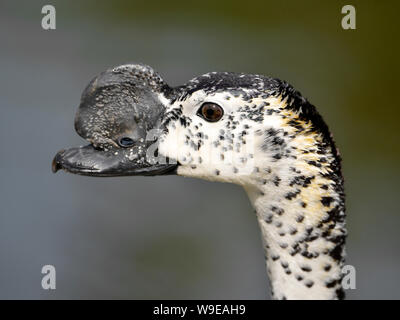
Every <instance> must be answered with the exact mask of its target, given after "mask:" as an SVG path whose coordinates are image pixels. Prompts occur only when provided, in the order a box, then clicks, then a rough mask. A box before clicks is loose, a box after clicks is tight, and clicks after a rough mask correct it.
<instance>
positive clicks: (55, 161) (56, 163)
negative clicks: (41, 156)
mask: <svg viewBox="0 0 400 320" xmlns="http://www.w3.org/2000/svg"><path fill="white" fill-rule="evenodd" d="M62 152H64V150H61V151H60V152H58V153H57V154H56V156H55V157H54V158H53V161H52V162H51V171H53V173H56V172H57V171H58V170H60V169H61V168H62V166H61V164H60V163H59V161H58V160H59V157H58V155H59V154H60V153H62Z"/></svg>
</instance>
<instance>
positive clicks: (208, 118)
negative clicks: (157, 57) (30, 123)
mask: <svg viewBox="0 0 400 320" xmlns="http://www.w3.org/2000/svg"><path fill="white" fill-rule="evenodd" d="M75 130H76V132H77V133H78V134H79V135H80V136H81V137H83V138H84V139H85V140H87V141H88V142H89V144H88V145H86V146H81V147H73V148H69V149H63V150H61V151H59V152H58V153H57V154H56V156H55V157H54V159H53V162H52V170H53V172H57V171H59V170H60V169H62V170H64V171H67V172H70V173H74V174H79V175H86V176H99V177H114V176H137V175H141V176H159V175H179V176H184V177H191V178H199V179H205V180H209V181H216V182H225V183H234V184H237V185H239V186H241V187H243V188H244V190H245V192H246V193H247V195H248V198H249V201H250V202H251V204H252V207H253V208H254V211H255V217H256V219H257V221H258V225H259V227H260V231H261V239H262V246H263V248H264V252H265V261H266V270H267V275H268V278H269V281H270V287H271V296H272V298H273V299H279V300H286V299H292V300H295V299H321V300H328V299H329V300H331V299H344V290H343V286H342V279H343V273H342V268H343V266H344V261H345V239H346V235H347V230H346V223H345V217H346V214H345V193H344V185H343V175H342V171H341V156H340V153H339V151H338V149H337V147H336V145H335V142H334V140H333V137H332V134H331V132H330V131H329V128H328V126H327V124H326V123H325V121H324V120H323V118H322V116H321V115H320V114H319V113H318V111H317V109H316V108H315V106H314V105H312V104H311V103H310V102H309V101H308V100H307V99H306V98H304V97H303V96H302V95H301V94H300V92H298V91H297V90H295V89H294V88H293V87H292V86H291V85H290V84H288V83H287V82H286V81H282V80H279V79H277V78H272V77H267V76H263V75H258V74H245V73H233V72H210V73H206V74H203V75H200V76H198V77H195V78H193V79H191V80H190V81H188V82H187V83H186V84H184V85H181V86H176V87H171V86H169V85H168V84H167V83H166V82H165V81H164V80H163V78H162V77H161V76H160V75H159V74H158V73H157V72H156V71H155V70H154V69H153V68H152V67H150V66H147V65H144V64H139V63H131V64H124V65H120V66H117V67H113V68H110V69H108V70H106V71H104V72H102V73H101V74H99V75H98V76H96V77H95V78H94V79H93V80H92V81H91V82H90V83H89V85H88V86H87V87H86V89H85V90H84V91H83V93H82V96H81V101H80V105H79V108H78V111H77V113H76V116H75ZM188 192H190V191H189V190H188Z"/></svg>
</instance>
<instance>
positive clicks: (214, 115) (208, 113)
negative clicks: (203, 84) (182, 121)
mask: <svg viewBox="0 0 400 320" xmlns="http://www.w3.org/2000/svg"><path fill="white" fill-rule="evenodd" d="M197 115H199V116H201V117H202V118H204V119H205V120H207V121H209V122H216V121H218V120H219V119H221V118H222V116H223V115H224V109H222V108H221V107H220V106H219V105H217V104H216V103H212V102H205V103H203V104H202V106H201V107H200V109H199V111H197Z"/></svg>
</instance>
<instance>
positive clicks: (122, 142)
mask: <svg viewBox="0 0 400 320" xmlns="http://www.w3.org/2000/svg"><path fill="white" fill-rule="evenodd" d="M118 144H119V146H120V147H122V148H129V147H132V146H133V145H134V144H135V141H133V140H132V139H131V138H129V137H122V138H119V139H118Z"/></svg>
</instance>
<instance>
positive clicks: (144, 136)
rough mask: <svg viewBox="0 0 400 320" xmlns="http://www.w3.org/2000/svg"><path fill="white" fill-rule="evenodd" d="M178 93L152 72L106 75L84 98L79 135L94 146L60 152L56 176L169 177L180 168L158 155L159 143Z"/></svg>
mask: <svg viewBox="0 0 400 320" xmlns="http://www.w3.org/2000/svg"><path fill="white" fill-rule="evenodd" d="M171 92H172V90H171V89H170V88H169V87H168V85H167V84H165V82H164V81H163V80H162V79H161V77H160V76H159V75H158V74H156V73H155V72H154V70H153V69H151V68H150V67H148V66H144V65H137V64H136V65H124V66H120V67H116V68H114V69H110V70H107V71H106V72H103V73H102V74H100V75H99V76H98V77H96V78H95V79H93V80H92V81H91V83H90V84H89V85H88V87H87V88H86V89H85V91H84V92H83V94H82V98H81V103H80V106H79V109H78V112H77V114H76V117H75V130H76V131H77V133H78V134H79V135H80V136H81V137H83V138H84V139H86V140H87V141H89V142H90V144H89V145H87V146H84V147H78V148H71V149H66V150H62V151H60V152H58V153H57V154H56V156H55V157H54V159H53V163H52V170H53V172H57V171H58V170H60V169H63V170H65V171H68V172H71V173H75V174H80V175H87V176H101V177H111V176H129V175H163V174H173V173H175V169H176V166H177V165H176V164H174V163H172V164H171V163H168V159H165V158H162V157H159V156H158V154H157V137H158V136H159V134H160V133H162V130H163V127H162V118H163V115H164V111H165V105H164V103H165V102H164V101H166V99H167V97H168V95H169V94H171Z"/></svg>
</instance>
